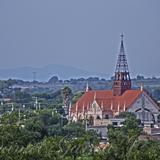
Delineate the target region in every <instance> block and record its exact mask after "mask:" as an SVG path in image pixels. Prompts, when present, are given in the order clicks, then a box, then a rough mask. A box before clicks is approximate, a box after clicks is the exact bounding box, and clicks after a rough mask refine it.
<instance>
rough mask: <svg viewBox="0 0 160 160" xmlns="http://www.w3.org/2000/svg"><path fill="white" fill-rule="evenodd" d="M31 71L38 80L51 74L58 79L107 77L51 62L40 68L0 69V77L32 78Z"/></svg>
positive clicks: (43, 79)
mask: <svg viewBox="0 0 160 160" xmlns="http://www.w3.org/2000/svg"><path fill="white" fill-rule="evenodd" d="M33 72H36V80H38V81H48V79H49V78H50V77H52V76H53V75H56V76H58V77H59V78H60V79H70V78H79V77H89V76H98V77H105V78H107V77H106V76H107V75H104V74H100V73H93V72H88V71H85V70H82V69H78V68H74V67H70V66H63V65H57V64H51V65H48V66H45V67H42V68H33V67H20V68H13V69H0V79H9V78H12V79H23V80H33Z"/></svg>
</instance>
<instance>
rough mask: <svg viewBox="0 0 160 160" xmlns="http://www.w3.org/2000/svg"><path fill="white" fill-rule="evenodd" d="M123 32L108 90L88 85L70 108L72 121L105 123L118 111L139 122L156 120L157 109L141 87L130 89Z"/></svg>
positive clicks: (158, 109)
mask: <svg viewBox="0 0 160 160" xmlns="http://www.w3.org/2000/svg"><path fill="white" fill-rule="evenodd" d="M123 38H124V37H123V35H121V40H120V50H119V55H118V60H117V64H116V70H115V74H114V81H113V86H112V89H111V90H92V89H91V88H90V87H89V86H88V85H87V87H86V91H85V93H84V94H83V95H82V96H81V97H80V98H79V99H78V101H77V102H76V104H74V105H73V106H72V107H71V108H70V110H69V117H70V120H71V121H78V120H89V121H90V123H91V124H92V125H104V124H106V123H107V122H108V119H113V118H114V117H116V116H118V115H119V114H120V113H121V112H132V113H134V114H135V115H136V117H137V119H139V120H140V121H141V123H145V122H147V123H152V124H155V123H157V122H158V121H159V114H160V112H159V111H160V108H159V106H158V105H157V103H156V102H155V100H154V99H153V98H152V97H151V96H150V95H149V94H148V93H147V92H146V91H145V90H144V89H143V87H141V88H139V89H132V86H131V78H130V73H129V69H128V63H127V58H126V54H125V48H124V40H123Z"/></svg>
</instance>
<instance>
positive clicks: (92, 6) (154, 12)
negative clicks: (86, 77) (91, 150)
mask: <svg viewBox="0 0 160 160" xmlns="http://www.w3.org/2000/svg"><path fill="white" fill-rule="evenodd" d="M122 32H123V33H124V35H125V37H124V38H125V40H124V41H125V48H126V54H127V59H128V63H129V70H130V71H131V73H132V74H131V75H133V76H134V75H136V74H144V75H147V76H148V75H157V76H160V0H0V69H1V68H15V67H21V66H33V67H41V66H45V65H47V64H63V65H69V66H73V67H77V68H81V69H84V70H88V71H95V72H100V73H104V74H110V75H112V73H113V71H114V70H115V63H116V60H117V54H118V51H119V43H120V34H121V33H122Z"/></svg>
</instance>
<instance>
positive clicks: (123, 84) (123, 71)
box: [113, 34, 131, 96]
mask: <svg viewBox="0 0 160 160" xmlns="http://www.w3.org/2000/svg"><path fill="white" fill-rule="evenodd" d="M123 38H124V36H123V34H122V35H121V43H120V53H119V55H118V60H117V65H116V71H115V77H114V83H113V95H114V96H120V95H122V94H123V93H124V92H125V91H126V90H129V89H131V79H130V75H129V70H128V64H127V58H126V55H125V50H124V44H123Z"/></svg>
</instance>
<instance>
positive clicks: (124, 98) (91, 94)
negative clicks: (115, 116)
mask: <svg viewBox="0 0 160 160" xmlns="http://www.w3.org/2000/svg"><path fill="white" fill-rule="evenodd" d="M141 93H142V91H141V90H127V91H125V92H124V93H123V94H122V95H121V96H113V93H112V90H96V91H93V90H92V91H88V92H85V93H84V94H83V95H82V96H81V97H80V98H79V100H78V101H77V103H76V104H75V105H74V106H73V107H72V110H71V111H72V112H75V111H76V108H77V110H78V112H82V111H83V110H84V111H87V107H88V106H89V105H91V104H92V103H93V101H94V99H95V100H96V102H97V103H98V105H99V106H100V107H101V108H102V110H103V112H108V111H113V112H117V111H118V108H119V110H120V111H122V110H124V109H125V110H126V109H128V108H129V107H130V106H131V105H132V103H134V102H135V100H136V99H137V98H138V97H139V95H140V94H141ZM76 105H77V107H76ZM111 106H113V107H111Z"/></svg>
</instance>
